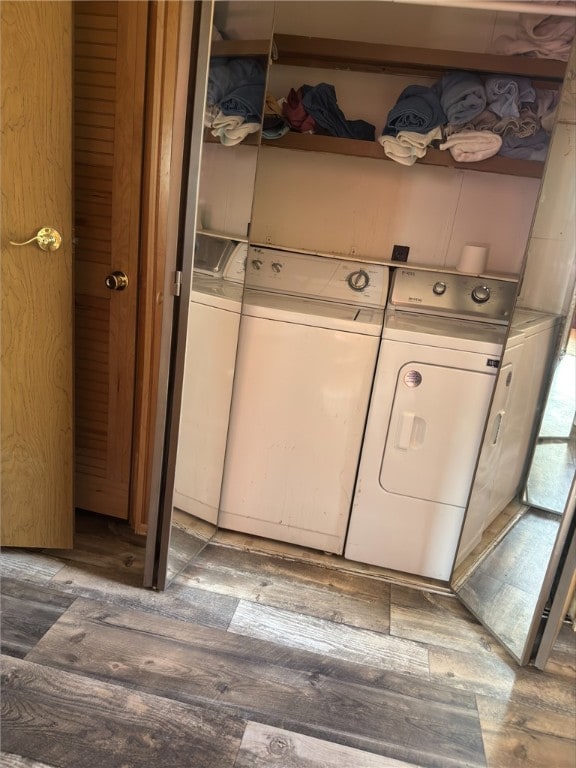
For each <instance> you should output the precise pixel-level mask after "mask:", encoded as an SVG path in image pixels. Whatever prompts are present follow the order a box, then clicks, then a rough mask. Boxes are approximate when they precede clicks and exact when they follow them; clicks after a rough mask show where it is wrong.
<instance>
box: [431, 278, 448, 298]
mask: <svg viewBox="0 0 576 768" xmlns="http://www.w3.org/2000/svg"><path fill="white" fill-rule="evenodd" d="M432 291H433V292H434V293H435V294H436V296H442V294H443V293H446V283H443V282H442V281H441V280H438V282H436V283H434V285H433V286H432Z"/></svg>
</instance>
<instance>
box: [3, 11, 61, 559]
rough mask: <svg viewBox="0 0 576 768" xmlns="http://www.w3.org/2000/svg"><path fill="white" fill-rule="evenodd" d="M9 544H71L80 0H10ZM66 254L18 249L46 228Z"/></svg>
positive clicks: (6, 114) (6, 241) (6, 207)
mask: <svg viewBox="0 0 576 768" xmlns="http://www.w3.org/2000/svg"><path fill="white" fill-rule="evenodd" d="M0 33H1V49H2V54H1V56H2V112H1V122H2V158H1V159H2V268H1V269H2V274H1V278H2V297H1V298H2V314H1V351H2V381H1V387H2V394H1V405H2V414H1V436H2V437H1V446H2V526H1V543H2V545H3V546H21V547H70V546H72V539H73V530H74V522H73V521H74V518H73V500H72V475H73V405H72V398H73V392H72V352H73V348H72V342H73V331H72V327H73V324H72V294H73V278H72V219H71V207H72V200H71V182H72V150H71V146H72V145H71V128H72V118H71V107H72V13H71V3H70V2H44V1H42V0H41V1H39V2H26V3H22V2H6V1H5V2H2V4H1V26H0ZM45 226H50V227H54V228H55V229H56V230H57V231H58V232H59V233H60V234H61V236H62V245H61V247H60V248H59V249H58V250H54V251H50V250H48V251H43V250H41V249H40V248H39V247H38V245H37V243H35V242H33V243H31V244H29V245H26V246H22V247H17V246H15V245H11V244H10V241H11V240H13V241H16V242H21V241H24V240H27V239H28V238H31V237H33V236H34V235H35V234H36V233H37V232H38V230H39V229H40V228H41V227H45Z"/></svg>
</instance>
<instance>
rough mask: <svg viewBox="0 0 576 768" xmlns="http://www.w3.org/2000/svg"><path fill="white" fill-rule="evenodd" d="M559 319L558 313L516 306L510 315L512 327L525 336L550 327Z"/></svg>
mask: <svg viewBox="0 0 576 768" xmlns="http://www.w3.org/2000/svg"><path fill="white" fill-rule="evenodd" d="M559 319H560V316H559V315H551V314H550V313H548V312H539V311H538V310H536V309H522V308H520V307H516V309H515V310H514V314H513V315H512V328H513V329H514V330H518V331H521V332H522V333H523V334H524V335H525V336H531V335H532V334H534V333H539V332H540V331H543V330H545V329H546V328H550V327H551V326H552V325H554V324H555V323H556V322H558V320H559Z"/></svg>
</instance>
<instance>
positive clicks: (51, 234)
mask: <svg viewBox="0 0 576 768" xmlns="http://www.w3.org/2000/svg"><path fill="white" fill-rule="evenodd" d="M30 243H37V244H38V248H40V249H41V250H43V251H57V250H58V248H60V246H61V245H62V235H61V234H60V232H58V231H57V230H55V229H54V227H42V229H39V230H38V232H37V233H36V234H35V235H34V237H31V238H30V239H29V240H25V241H24V242H23V243H15V242H14V240H10V245H29V244H30Z"/></svg>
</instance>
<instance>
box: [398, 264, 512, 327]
mask: <svg viewBox="0 0 576 768" xmlns="http://www.w3.org/2000/svg"><path fill="white" fill-rule="evenodd" d="M516 288H517V286H516V283H514V282H511V281H508V280H498V279H496V278H486V277H476V276H475V275H458V274H456V275H454V274H447V273H446V272H433V271H420V270H418V271H416V270H412V269H404V268H402V269H397V270H396V271H395V273H394V277H393V281H392V288H391V291H390V300H389V302H388V305H389V306H390V307H394V308H395V309H402V310H406V311H412V312H421V313H428V314H433V315H438V316H442V317H459V318H463V319H466V320H468V319H470V320H484V321H486V322H490V323H503V324H504V323H507V322H508V320H509V319H510V315H511V314H512V309H513V308H514V302H515V300H516Z"/></svg>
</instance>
